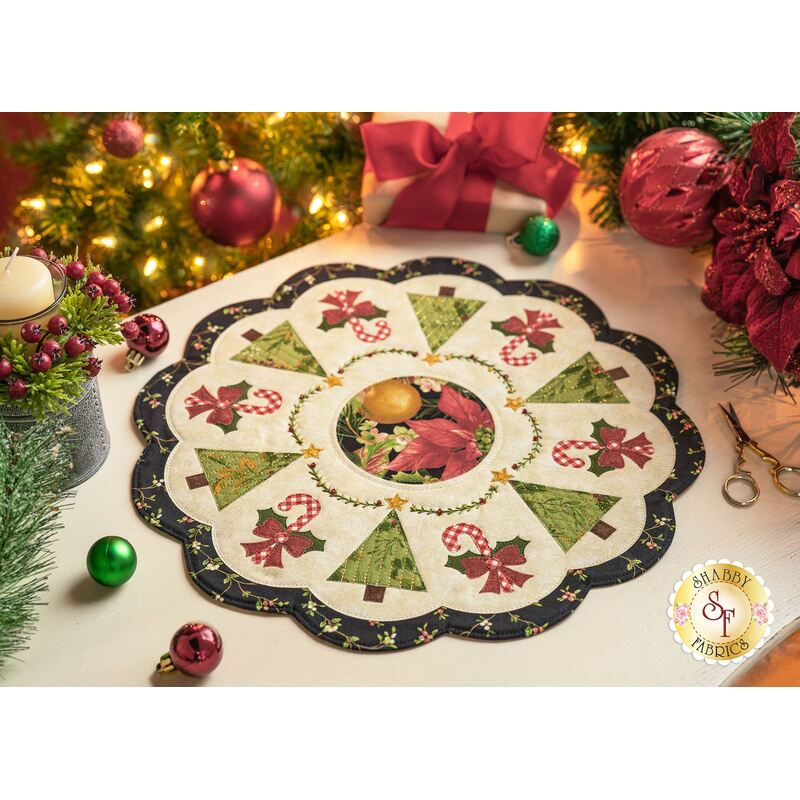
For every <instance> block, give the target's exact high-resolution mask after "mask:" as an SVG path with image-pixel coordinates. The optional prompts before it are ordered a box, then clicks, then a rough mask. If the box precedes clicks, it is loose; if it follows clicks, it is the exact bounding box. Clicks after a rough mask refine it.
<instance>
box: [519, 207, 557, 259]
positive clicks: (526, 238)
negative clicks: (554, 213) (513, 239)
mask: <svg viewBox="0 0 800 800" xmlns="http://www.w3.org/2000/svg"><path fill="white" fill-rule="evenodd" d="M560 237H561V233H560V231H559V230H558V225H556V222H555V220H552V219H550V217H546V216H544V214H537V215H536V216H535V217H528V219H527V220H526V221H525V224H524V225H523V226H522V230H521V231H520V235H519V243H520V244H521V245H522V247H523V248H524V249H525V252H527V253H530V254H531V255H532V256H546V255H549V254H550V253H552V252H553V250H555V249H556V245H557V244H558V240H559V238H560Z"/></svg>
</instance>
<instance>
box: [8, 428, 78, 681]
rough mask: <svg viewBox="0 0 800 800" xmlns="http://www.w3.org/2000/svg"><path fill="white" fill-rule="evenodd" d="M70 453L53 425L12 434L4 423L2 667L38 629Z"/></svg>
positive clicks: (51, 566)
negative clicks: (39, 610)
mask: <svg viewBox="0 0 800 800" xmlns="http://www.w3.org/2000/svg"><path fill="white" fill-rule="evenodd" d="M69 452H70V443H69V440H68V438H67V435H66V433H65V432H63V431H61V430H59V429H58V428H57V427H56V426H54V425H52V424H47V425H45V424H40V425H34V426H33V427H31V428H29V429H27V430H26V431H23V432H21V433H12V432H11V431H9V430H8V428H6V426H5V425H4V424H3V423H2V422H0V669H2V667H3V666H4V664H5V663H6V662H7V661H8V659H9V658H12V657H14V655H15V654H16V653H18V652H19V651H20V650H24V649H25V648H26V646H27V641H28V639H29V638H30V636H31V634H32V633H33V631H34V630H35V628H36V623H37V621H38V616H39V615H38V611H37V606H39V605H42V600H41V595H42V593H44V592H46V591H47V585H48V577H49V574H50V572H51V571H52V569H53V566H54V561H53V553H52V549H51V548H52V544H53V541H54V538H55V535H56V533H57V532H58V531H59V530H61V528H62V524H61V510H62V509H63V508H64V503H65V501H66V500H67V499H68V498H69V497H70V494H69V493H68V492H65V491H64V490H63V489H62V487H63V486H64V485H65V482H66V479H67V477H68V475H69V474H70V455H69Z"/></svg>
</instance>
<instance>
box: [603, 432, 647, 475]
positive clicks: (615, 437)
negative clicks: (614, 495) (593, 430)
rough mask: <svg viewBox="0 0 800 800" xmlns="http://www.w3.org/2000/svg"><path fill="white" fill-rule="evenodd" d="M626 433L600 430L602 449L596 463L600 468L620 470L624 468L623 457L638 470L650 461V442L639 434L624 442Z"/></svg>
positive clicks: (642, 434)
mask: <svg viewBox="0 0 800 800" xmlns="http://www.w3.org/2000/svg"><path fill="white" fill-rule="evenodd" d="M627 433H628V432H627V431H626V430H625V428H600V439H601V440H602V442H603V445H604V447H603V450H602V452H601V453H600V456H599V457H598V459H597V462H598V464H600V466H601V467H611V468H612V469H622V467H624V466H625V459H624V458H623V456H627V457H628V458H629V459H630V460H631V461H633V463H634V464H636V466H637V467H639V468H640V469H641V468H642V467H644V465H645V464H646V463H647V462H648V461H649V460H650V456H652V455H653V445H652V443H651V442H650V440H649V439H648V438H647V437H646V436H645V435H644V433H640V434H639V435H638V436H634V437H633V439H628V440H627V441H624V439H625V436H626V435H627Z"/></svg>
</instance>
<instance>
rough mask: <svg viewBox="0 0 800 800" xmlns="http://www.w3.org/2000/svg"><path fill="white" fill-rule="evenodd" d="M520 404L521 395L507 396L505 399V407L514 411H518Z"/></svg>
mask: <svg viewBox="0 0 800 800" xmlns="http://www.w3.org/2000/svg"><path fill="white" fill-rule="evenodd" d="M522 405H523V403H522V398H521V397H509V398H508V400H506V408H511V409H513V410H514V411H519V409H520V408H522Z"/></svg>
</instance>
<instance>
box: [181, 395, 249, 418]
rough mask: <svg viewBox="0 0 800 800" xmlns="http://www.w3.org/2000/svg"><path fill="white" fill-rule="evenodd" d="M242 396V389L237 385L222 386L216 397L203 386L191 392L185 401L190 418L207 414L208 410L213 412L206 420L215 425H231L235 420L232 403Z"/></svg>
mask: <svg viewBox="0 0 800 800" xmlns="http://www.w3.org/2000/svg"><path fill="white" fill-rule="evenodd" d="M241 397H242V390H241V389H237V388H236V387H235V386H221V387H220V389H219V391H218V392H217V396H216V397H214V395H213V394H211V392H209V391H208V389H206V387H205V386H201V387H200V388H199V389H198V390H197V391H196V392H194V393H193V394H190V395H189V396H188V397H187V398H186V400H185V401H184V402H185V404H186V410H187V411H188V412H189V418H190V419H193V418H194V417H196V416H197V415H198V414H205V412H206V411H210V412H211V413H210V414H209V415H208V418H207V419H206V422H210V423H212V424H214V425H230V424H231V422H233V411H232V410H231V404H232V403H235V402H236V401H237V400H240V399H241Z"/></svg>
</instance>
